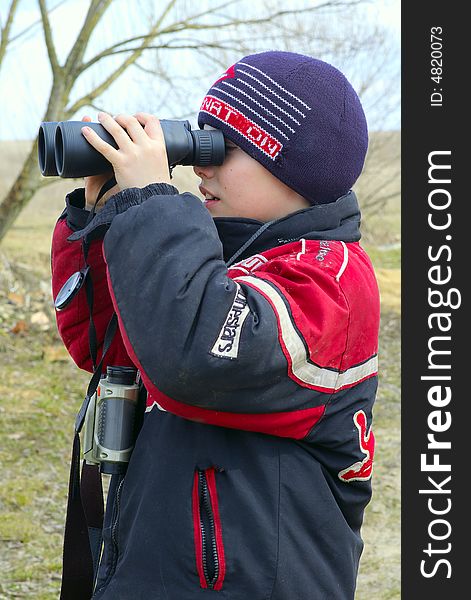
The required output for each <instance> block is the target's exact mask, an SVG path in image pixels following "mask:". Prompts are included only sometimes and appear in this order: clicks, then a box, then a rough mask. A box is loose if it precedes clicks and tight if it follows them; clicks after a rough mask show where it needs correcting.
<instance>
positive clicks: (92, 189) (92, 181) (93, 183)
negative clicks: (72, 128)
mask: <svg viewBox="0 0 471 600" xmlns="http://www.w3.org/2000/svg"><path fill="white" fill-rule="evenodd" d="M91 120H92V119H91V117H89V116H88V115H85V116H84V117H82V121H84V122H85V123H90V121H91ZM112 177H113V171H112V170H111V171H108V172H107V173H103V174H102V175H92V176H90V177H84V184H85V203H86V205H85V208H87V209H88V210H91V209H92V207H93V206H94V204H95V201H96V199H97V196H98V194H99V193H100V190H101V188H102V187H103V185H104V184H105V183H106V182H107V181H108V180H109V179H111V178H112ZM119 189H120V188H119V186H118V185H115V186H113V187H112V188H111V189H110V190H108V191H107V192H106V193H105V194H103V196H102V197H101V198H100V200H99V201H98V204H97V205H96V207H95V210H96V211H99V210H100V208H102V207H103V206H104V205H105V203H106V201H107V200H108V199H109V198H111V196H112V195H113V194H116V192H119Z"/></svg>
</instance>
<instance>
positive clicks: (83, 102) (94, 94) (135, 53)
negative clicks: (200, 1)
mask: <svg viewBox="0 0 471 600" xmlns="http://www.w3.org/2000/svg"><path fill="white" fill-rule="evenodd" d="M105 1H109V0H105ZM175 2H176V0H170V2H169V3H168V4H167V6H166V8H165V10H164V11H163V12H162V14H161V15H160V17H159V18H158V19H157V21H156V22H155V23H154V25H153V26H152V27H151V29H150V31H149V33H148V34H147V35H146V36H145V39H144V40H143V42H142V44H141V45H140V46H139V47H138V48H135V49H133V50H131V52H132V54H131V56H129V57H128V58H127V59H126V60H125V61H124V62H123V63H122V64H121V65H120V66H119V67H118V68H117V69H115V70H114V71H113V72H112V73H111V75H109V76H108V77H107V78H106V79H105V80H104V81H103V82H102V83H101V84H100V85H98V86H97V87H96V88H95V89H94V90H92V91H91V92H89V93H88V94H86V95H85V96H83V97H82V98H80V99H79V100H77V101H76V102H75V103H74V104H73V105H72V106H71V107H69V108H68V109H67V111H66V114H67V115H69V116H70V115H73V114H74V113H75V112H76V111H77V110H79V108H82V106H88V105H90V104H92V103H93V102H94V101H95V99H96V98H98V96H100V94H102V93H103V92H104V91H105V90H106V89H108V88H109V87H110V85H111V84H112V83H113V82H114V81H116V79H118V77H119V76H120V75H122V74H123V73H124V71H125V70H126V69H127V68H128V67H129V66H130V65H132V64H133V63H135V62H136V60H137V59H138V58H139V57H140V56H141V55H142V53H143V52H144V50H146V49H147V48H148V47H149V45H150V42H151V41H152V40H153V39H154V38H155V36H156V33H157V31H158V30H159V27H160V25H161V23H162V21H163V20H164V19H165V17H166V16H167V13H168V12H169V11H170V10H171V8H173V5H174V4H175Z"/></svg>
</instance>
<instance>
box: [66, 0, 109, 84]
mask: <svg viewBox="0 0 471 600" xmlns="http://www.w3.org/2000/svg"><path fill="white" fill-rule="evenodd" d="M112 1H113V0H92V1H91V2H90V6H89V8H88V12H87V15H86V17H85V21H84V22H83V25H82V29H81V30H80V32H79V34H78V36H77V39H76V40H75V43H74V45H73V46H72V49H71V50H70V52H69V56H68V57H67V60H66V61H65V65H64V69H65V71H66V73H67V78H68V79H69V81H75V79H76V78H77V76H78V74H79V73H80V70H79V69H78V65H80V63H81V62H82V58H83V55H84V54H85V50H86V48H87V45H88V42H89V41H90V37H91V35H92V33H93V31H94V29H95V27H96V26H97V24H98V22H99V21H100V19H101V18H102V16H103V15H104V13H105V11H106V10H107V9H108V7H109V6H110V4H111V2H112Z"/></svg>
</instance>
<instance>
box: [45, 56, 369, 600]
mask: <svg viewBox="0 0 471 600" xmlns="http://www.w3.org/2000/svg"><path fill="white" fill-rule="evenodd" d="M99 119H100V120H101V123H102V124H103V126H104V127H105V128H106V129H107V130H108V131H109V132H110V133H111V134H112V135H113V137H114V138H115V140H116V142H117V143H118V146H119V149H118V150H115V149H113V148H111V146H109V145H107V144H106V143H105V142H103V141H102V140H100V139H99V138H98V136H96V135H95V134H94V133H93V132H91V131H87V130H86V129H85V130H84V132H83V133H84V135H85V137H86V139H87V140H88V141H89V142H90V143H91V144H92V145H93V146H94V147H95V148H96V149H97V150H99V151H100V152H102V153H103V154H104V155H105V157H106V158H108V160H109V161H110V162H111V163H112V165H113V170H114V175H115V178H116V181H117V186H116V187H115V188H114V189H113V190H111V191H110V192H108V194H107V195H105V196H104V199H106V198H109V199H108V201H107V202H106V205H105V208H104V209H102V211H101V212H99V213H98V215H97V216H96V217H95V218H94V219H93V220H92V222H91V223H90V225H89V226H88V227H87V229H86V230H85V232H87V233H88V237H89V239H91V240H92V241H91V246H90V251H89V253H88V264H89V265H90V267H91V273H92V277H93V284H94V298H95V300H94V309H93V315H94V319H95V325H96V328H97V339H98V343H99V344H100V342H101V343H102V342H103V337H104V329H105V327H106V324H107V323H108V321H109V319H110V317H111V314H112V313H113V310H114V311H116V313H117V315H118V320H119V333H117V335H116V336H115V340H114V341H113V344H112V346H111V348H110V350H109V352H108V354H107V359H106V363H107V364H114V365H124V366H126V365H135V366H136V367H137V368H138V369H139V370H140V373H141V376H142V379H143V381H144V384H145V387H146V389H147V393H148V397H147V409H146V414H145V418H144V423H143V426H142V429H141V431H140V434H139V436H138V439H137V442H136V446H135V448H134V451H133V454H132V457H131V461H130V463H129V467H128V470H127V473H126V476H125V477H124V478H121V479H120V481H119V484H118V485H116V482H115V485H114V488H116V487H117V488H118V489H117V492H116V494H113V499H114V500H113V504H114V506H113V507H110V508H109V509H108V510H107V518H108V527H107V529H106V531H105V549H104V554H103V558H102V561H101V565H100V569H99V573H98V581H97V584H96V588H95V593H94V596H93V598H96V599H98V598H99V599H102V600H111V599H112V600H116V599H123V600H124V599H126V600H128V599H131V598H136V599H137V598H140V599H145V600H150V599H152V600H154V599H155V600H157V599H164V598H165V599H168V600H187V599H188V600H190V599H196V598H202V597H207V596H208V594H209V595H211V594H212V593H216V592H219V597H221V598H228V599H230V600H247V599H250V600H265V599H267V600H268V599H271V600H297V599H299V600H306V599H308V598H309V599H313V600H325V599H335V600H344V599H345V600H346V599H351V598H353V597H354V591H355V582H356V576H357V570H358V563H359V558H360V554H361V550H362V541H361V537H360V527H361V524H362V519H363V512H364V508H365V506H366V505H367V503H368V502H369V500H370V496H371V481H370V479H371V470H372V461H373V451H374V436H373V433H372V430H371V420H372V405H373V402H374V397H375V394H376V385H377V347H378V323H379V299H378V298H379V297H378V290H377V285H376V281H375V277H374V273H373V269H372V266H371V263H370V261H369V259H368V257H367V255H366V254H365V252H364V251H363V250H362V249H361V248H360V246H359V244H358V240H359V238H360V233H359V223H360V213H359V209H358V204H357V201H356V198H355V195H354V193H353V192H352V191H351V186H352V185H353V184H354V182H355V181H356V179H357V178H358V176H359V175H360V172H361V169H362V167H363V162H364V158H365V154H366V150H367V127H366V121H365V117H364V113H363V110H362V107H361V104H360V102H359V99H358V97H357V95H356V93H355V92H354V90H353V88H352V87H351V85H350V84H349V83H348V81H347V80H346V78H345V77H344V76H343V75H342V74H341V73H340V72H339V71H338V70H337V69H335V68H334V67H332V66H330V65H328V64H326V63H324V62H322V61H319V60H315V59H313V58H310V57H307V56H303V55H299V54H294V53H288V52H264V53H260V54H254V55H250V56H246V57H244V58H243V59H242V60H240V61H239V62H237V63H236V64H235V65H233V66H232V67H230V68H229V69H228V70H227V71H226V73H225V74H224V75H222V76H221V77H220V78H219V79H218V80H217V81H216V82H215V83H214V84H213V86H212V87H211V89H210V90H209V92H208V94H207V96H206V97H205V99H204V100H203V103H202V106H201V109H200V113H199V117H198V123H199V126H200V127H214V128H218V129H221V130H222V132H223V133H224V136H225V139H226V158H225V161H224V163H223V164H222V165H221V166H207V167H195V168H194V170H195V173H196V174H197V175H198V176H199V177H200V178H201V186H200V190H201V193H202V195H203V196H204V202H201V201H200V200H198V199H197V198H195V197H194V196H193V195H191V194H188V193H186V194H181V195H180V194H179V193H178V191H177V190H176V189H175V188H174V187H173V186H171V185H170V177H169V172H168V166H167V159H166V152H165V144H164V141H163V136H162V132H161V129H160V125H159V122H158V120H157V119H156V118H155V117H152V116H151V115H147V114H144V113H139V114H137V115H136V116H135V117H130V116H126V115H120V116H118V117H116V118H115V119H113V118H112V117H110V116H109V115H105V114H100V116H99ZM143 126H144V127H143ZM105 180H106V178H100V177H96V178H95V177H92V178H87V181H86V192H85V194H84V192H83V190H76V191H75V192H73V193H72V194H70V195H69V196H68V198H67V210H66V211H65V212H64V214H63V215H62V218H61V219H60V220H59V221H58V224H57V226H56V230H55V233H54V239H53V251H52V263H53V291H54V295H56V294H57V291H58V290H59V289H60V287H61V286H62V285H63V283H64V282H65V281H66V280H67V278H68V277H69V276H70V274H71V272H73V271H74V270H76V265H77V263H79V264H83V257H81V247H80V244H79V243H78V242H73V243H71V242H69V241H67V237H69V236H70V235H71V230H72V231H73V230H75V231H77V230H80V229H82V228H83V227H84V224H85V220H86V217H87V215H88V212H87V211H86V210H84V205H85V201H86V202H87V205H89V206H91V205H93V203H94V201H95V199H96V196H97V192H98V190H99V189H100V187H101V185H102V184H103V183H104V182H105ZM110 196H111V197H110ZM102 204H104V202H102ZM100 224H101V225H100ZM106 229H107V230H106ZM104 230H105V231H104ZM83 233H84V232H82V234H80V235H83ZM103 233H105V235H104V240H102V239H101V238H103ZM81 261H82V263H81ZM88 320H89V315H88V308H87V302H86V296H85V291H84V290H81V291H80V292H79V294H78V295H77V296H76V298H74V300H73V301H72V302H71V304H70V307H68V308H67V309H66V310H64V311H62V312H60V313H58V314H57V321H58V327H59V331H60V334H61V336H62V338H63V340H64V343H65V344H66V346H67V347H68V349H69V351H70V353H71V355H72V357H73V358H74V360H75V361H76V363H77V364H78V365H79V366H80V367H82V368H85V369H88V370H90V369H91V359H90V356H89V350H88ZM111 509H112V510H111ZM111 513H112V516H111Z"/></svg>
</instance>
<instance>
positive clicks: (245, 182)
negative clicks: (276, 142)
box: [193, 138, 310, 222]
mask: <svg viewBox="0 0 471 600" xmlns="http://www.w3.org/2000/svg"><path fill="white" fill-rule="evenodd" d="M225 143H226V158H225V160H224V162H223V164H222V165H220V166H206V167H194V168H193V170H194V172H195V173H196V175H198V177H200V178H201V184H200V186H199V188H200V192H201V193H202V195H203V197H204V198H205V201H204V204H205V206H206V208H207V209H208V210H209V212H210V213H211V215H212V216H213V217H245V218H249V219H257V220H258V221H263V222H266V221H271V220H273V219H278V218H281V217H284V216H286V215H287V214H289V213H291V212H295V211H297V210H300V209H302V208H307V207H309V206H310V205H309V202H308V201H307V200H305V199H304V198H303V197H302V196H300V195H299V194H298V193H297V192H295V191H294V190H292V189H291V188H289V187H288V186H287V185H285V184H284V183H283V182H281V181H280V180H279V179H277V178H276V177H275V176H274V175H272V174H271V173H270V171H268V170H267V169H265V167H263V166H262V165H261V164H260V163H259V162H257V161H256V160H255V159H254V158H252V157H251V156H249V155H248V154H247V153H246V152H244V151H243V150H242V149H241V148H239V147H238V146H236V145H235V144H234V143H233V142H231V141H230V140H229V139H227V138H226V140H225ZM212 198H215V199H212Z"/></svg>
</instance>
